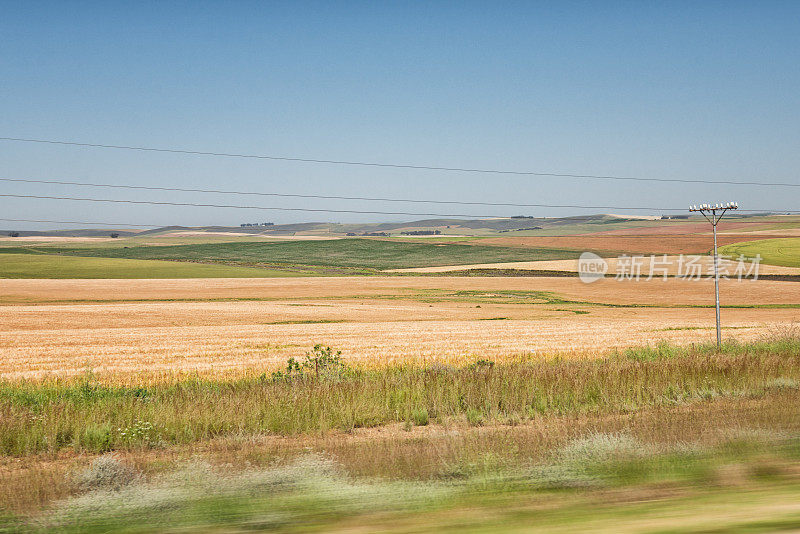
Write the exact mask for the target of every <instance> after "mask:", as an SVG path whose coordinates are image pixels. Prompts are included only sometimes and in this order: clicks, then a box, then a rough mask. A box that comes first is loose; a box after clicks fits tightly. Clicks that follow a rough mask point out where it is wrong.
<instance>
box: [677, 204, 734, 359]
mask: <svg viewBox="0 0 800 534" xmlns="http://www.w3.org/2000/svg"><path fill="white" fill-rule="evenodd" d="M736 209H739V204H738V203H736V202H728V203H727V204H714V205H713V206H712V205H711V204H700V205H699V206H689V211H698V212H700V214H701V215H702V216H703V217H705V218H706V220H707V221H708V222H710V223H711V227H712V228H713V229H714V295H715V297H716V302H717V306H716V308H717V347H719V346H720V345H722V327H721V326H720V324H719V255H718V254H717V224H718V223H719V221H720V219H722V216H723V215H725V212H726V211H728V210H736ZM717 212H719V215H717Z"/></svg>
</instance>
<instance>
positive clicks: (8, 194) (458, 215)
mask: <svg viewBox="0 0 800 534" xmlns="http://www.w3.org/2000/svg"><path fill="white" fill-rule="evenodd" d="M0 197H10V198H35V199H42V200H76V201H84V202H113V203H119V204H150V205H155V206H192V207H198V208H233V209H251V210H275V211H306V212H321V213H361V214H370V215H413V216H425V217H478V218H486V219H491V218H505V217H503V216H500V215H467V214H463V213H447V214H445V213H409V212H404V211H359V210H332V209H322V208H279V207H272V206H241V205H238V204H200V203H195V202H166V201H154V200H119V199H110V198H87V197H57V196H46V195H13V194H10V193H2V194H0Z"/></svg>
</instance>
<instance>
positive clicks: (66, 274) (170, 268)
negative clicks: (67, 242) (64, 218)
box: [0, 254, 302, 278]
mask: <svg viewBox="0 0 800 534" xmlns="http://www.w3.org/2000/svg"><path fill="white" fill-rule="evenodd" d="M273 276H302V274H299V273H292V272H290V271H275V270H269V269H255V268H249V267H239V266H227V265H203V264H198V263H188V262H168V261H154V260H130V259H118V258H80V257H73V256H61V255H55V254H53V255H45V254H0V278H263V277H273Z"/></svg>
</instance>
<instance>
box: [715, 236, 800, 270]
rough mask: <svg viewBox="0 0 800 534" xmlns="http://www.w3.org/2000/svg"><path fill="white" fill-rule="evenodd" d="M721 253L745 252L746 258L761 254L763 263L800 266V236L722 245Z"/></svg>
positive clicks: (729, 254)
mask: <svg viewBox="0 0 800 534" xmlns="http://www.w3.org/2000/svg"><path fill="white" fill-rule="evenodd" d="M719 253H720V254H721V255H725V256H732V257H738V256H739V255H740V254H743V255H744V256H745V257H746V258H754V257H755V256H756V255H757V254H760V255H761V262H762V263H766V264H769V265H783V266H785V267H800V237H788V238H781V239H762V240H760V241H745V242H743V243H734V244H732V245H726V246H724V247H721V248H720V249H719Z"/></svg>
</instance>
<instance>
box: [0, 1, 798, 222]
mask: <svg viewBox="0 0 800 534" xmlns="http://www.w3.org/2000/svg"><path fill="white" fill-rule="evenodd" d="M0 13H1V16H0V136H4V137H31V138H43V139H58V140H69V141H78V142H87V143H102V144H116V145H138V146H156V147H173V148H184V149H189V150H202V151H221V152H238V153H253V154H271V155H279V156H294V157H310V158H320V159H346V160H364V161H379V162H388V163H411V164H420V165H438V166H454V167H483V168H499V169H511V170H529V171H543V172H557V173H579V174H611V175H625V176H644V177H659V178H691V179H694V178H696V179H723V180H757V181H780V182H792V183H800V178H798V169H799V168H800V2H796V1H791V2H769V1H759V2H752V1H749V2H737V1H721V2H680V1H673V2H644V1H631V2H610V1H609V2H560V1H559V2H519V3H516V2H332V1H330V2H300V1H297V2H294V1H287V2H244V1H237V2H117V3H114V2H96V3H93V2H66V1H59V2H28V1H26V2H0ZM0 162H1V163H0V165H1V166H0V177H4V178H33V179H45V180H54V179H55V180H59V179H66V180H76V181H95V182H98V181H101V182H109V183H119V184H142V185H158V186H177V187H203V188H206V187H209V188H218V187H222V186H224V187H225V188H234V189H242V190H252V191H263V192H278V193H301V194H309V193H311V194H323V195H329V194H330V195H356V196H382V197H387V196H388V197H405V198H409V197H410V198H421V199H436V200H462V201H493V202H494V201H496V202H504V201H505V202H531V203H552V204H611V205H621V206H656V207H665V208H666V207H673V208H674V207H677V208H682V207H684V206H687V205H688V204H690V203H698V202H716V201H728V200H738V201H739V203H740V205H741V207H742V208H746V207H747V208H756V209H776V210H780V209H798V202H797V200H798V195H800V188H785V187H752V186H748V187H745V186H720V185H699V184H698V185H691V184H690V185H687V184H683V185H679V184H670V183H666V184H663V183H662V184H659V183H647V182H604V181H598V180H588V179H568V178H538V177H526V176H517V177H514V176H496V175H475V174H461V173H454V172H433V171H417V170H408V169H406V170H399V169H397V170H390V169H375V168H353V167H341V166H331V165H319V164H301V163H287V162H273V161H263V160H241V159H239V160H237V159H226V158H212V157H202V156H185V155H172V154H153V153H140V152H125V151H117V150H101V149H90V148H74V147H58V146H48V145H33V144H23V143H15V142H7V141H2V142H0ZM0 189H2V190H3V191H5V192H7V193H16V194H38V195H41V194H58V195H65V196H95V197H102V198H133V199H152V200H170V201H178V202H184V201H187V202H203V203H218V202H224V203H234V204H241V203H244V204H258V205H264V206H292V207H313V208H331V209H354V210H390V211H395V210H399V211H412V212H415V211H419V212H429V211H433V212H438V213H473V214H479V215H484V214H496V215H513V214H522V213H525V214H530V215H546V216H557V215H567V214H575V213H587V211H586V210H574V209H533V208H531V209H517V208H511V209H507V208H464V207H456V206H447V205H443V206H424V205H413V204H412V205H405V204H387V203H379V202H361V201H335V200H315V201H307V200H306V201H300V200H287V199H270V198H257V197H256V198H253V197H235V196H233V197H232V196H225V195H201V194H194V193H182V194H181V193H153V192H150V193H145V192H130V191H127V192H126V191H108V190H103V189H88V188H79V187H65V186H36V185H31V184H27V185H22V184H9V183H0ZM591 211H597V210H588V212H591ZM0 213H2V215H0V217H7V218H28V219H67V220H81V221H111V222H118V223H138V224H157V225H166V224H185V225H204V224H238V223H240V222H247V221H274V222H277V223H282V222H295V221H310V220H317V221H320V220H324V221H341V222H348V221H378V220H406V219H413V218H414V217H391V216H377V215H345V214H308V213H298V212H258V211H241V210H232V209H219V208H205V209H200V208H189V207H154V206H124V205H103V204H89V203H84V202H67V201H44V200H32V199H9V198H0ZM640 213H651V212H640ZM656 213H658V212H656ZM12 226H14V225H13V224H11V223H0V227H3V228H4V227H12ZM43 226H48V227H52V226H54V225H38V226H37V225H25V227H28V228H35V227H43Z"/></svg>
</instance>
